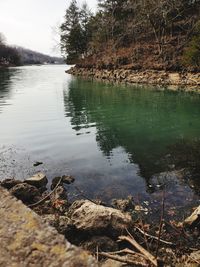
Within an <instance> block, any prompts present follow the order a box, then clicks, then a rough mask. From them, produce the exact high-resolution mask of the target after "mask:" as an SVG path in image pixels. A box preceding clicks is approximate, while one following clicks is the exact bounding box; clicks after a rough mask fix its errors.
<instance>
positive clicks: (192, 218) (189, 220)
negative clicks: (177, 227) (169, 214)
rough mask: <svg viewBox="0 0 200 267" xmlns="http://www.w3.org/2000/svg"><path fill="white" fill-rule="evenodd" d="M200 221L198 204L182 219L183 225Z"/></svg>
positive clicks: (190, 224)
mask: <svg viewBox="0 0 200 267" xmlns="http://www.w3.org/2000/svg"><path fill="white" fill-rule="evenodd" d="M199 222H200V206H199V207H198V208H196V209H195V211H194V212H193V213H192V215H190V216H189V217H188V218H186V219H185V221H184V223H183V224H184V226H189V227H192V226H195V225H197V224H198V223H199Z"/></svg>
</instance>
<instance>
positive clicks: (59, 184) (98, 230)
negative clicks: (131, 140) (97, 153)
mask: <svg viewBox="0 0 200 267" xmlns="http://www.w3.org/2000/svg"><path fill="white" fill-rule="evenodd" d="M74 181H75V179H74V178H73V177H71V176H62V177H55V178H54V179H53V181H52V183H51V191H50V192H49V191H47V189H46V185H47V182H48V179H47V178H46V176H45V175H44V174H43V173H38V174H36V175H34V176H33V177H30V178H28V179H25V180H24V181H20V180H14V179H7V180H4V181H2V182H1V184H0V185H1V186H2V187H4V188H6V189H7V190H9V192H10V194H12V195H13V196H15V197H16V198H18V199H20V200H21V201H23V203H24V204H25V205H27V206H28V207H29V208H30V209H32V210H33V211H34V212H35V213H37V214H38V215H40V216H41V217H42V218H43V220H44V221H45V222H46V223H48V224H50V225H51V226H53V227H55V228H56V229H57V231H58V232H59V233H60V234H62V235H64V236H65V238H66V239H67V240H68V241H70V242H71V243H72V244H74V245H76V246H78V247H81V248H83V249H85V250H87V251H89V252H90V253H91V254H92V255H93V256H94V257H96V259H97V260H98V261H99V264H100V265H99V266H107V267H108V266H109V267H116V266H120V267H121V266H186V265H187V266H199V265H198V264H199V260H200V256H199V254H200V253H199V239H198V236H199V212H200V208H197V209H196V210H195V212H194V213H193V214H192V216H190V217H189V218H188V219H186V220H185V221H183V222H177V221H169V222H168V221H167V220H165V200H164V195H163V199H162V200H161V203H160V206H161V210H160V213H159V214H158V217H159V223H158V224H155V223H153V222H152V223H149V222H148V223H147V221H145V218H144V217H143V213H144V212H145V210H143V208H142V207H141V206H139V205H136V203H134V201H133V199H131V198H127V199H116V200H114V201H113V203H112V205H111V206H107V205H105V204H104V203H103V202H102V201H101V200H97V199H87V196H83V195H82V199H80V200H76V201H73V202H72V203H70V201H69V200H68V194H67V192H68V187H70V186H71V184H72V183H74ZM81 194H82V192H81ZM119 241H120V242H119ZM47 253H48V252H47ZM58 253H59V252H58ZM107 259H112V260H114V262H113V261H112V263H108V264H107V263H105V262H107ZM122 263H123V264H126V265H122ZM102 264H103V265H102ZM104 264H105V265H104Z"/></svg>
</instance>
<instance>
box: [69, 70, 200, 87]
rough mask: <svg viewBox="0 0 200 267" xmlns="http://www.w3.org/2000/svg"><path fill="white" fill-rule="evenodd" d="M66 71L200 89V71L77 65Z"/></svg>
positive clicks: (116, 79)
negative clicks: (99, 67)
mask: <svg viewBox="0 0 200 267" xmlns="http://www.w3.org/2000/svg"><path fill="white" fill-rule="evenodd" d="M66 73H68V74H72V75H76V76H82V77H85V78H91V79H97V80H102V81H110V82H120V83H127V84H150V85H162V86H169V85H173V86H177V87H186V86H187V87H190V88H194V89H199V91H200V73H199V72H198V73H192V72H169V71H164V70H163V71H160V70H131V69H126V68H119V69H109V68H101V69H98V68H93V67H81V66H78V65H77V66H75V67H72V68H71V69H69V70H67V71H66Z"/></svg>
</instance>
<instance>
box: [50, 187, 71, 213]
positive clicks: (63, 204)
mask: <svg viewBox="0 0 200 267" xmlns="http://www.w3.org/2000/svg"><path fill="white" fill-rule="evenodd" d="M51 203H52V206H53V207H54V208H55V209H56V210H58V211H59V212H61V213H64V212H65V211H66V210H67V208H68V207H69V203H68V199H67V192H66V190H65V188H64V187H62V186H59V187H58V188H56V190H55V192H54V193H53V194H52V195H51Z"/></svg>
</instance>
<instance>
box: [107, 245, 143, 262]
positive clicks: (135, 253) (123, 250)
mask: <svg viewBox="0 0 200 267" xmlns="http://www.w3.org/2000/svg"><path fill="white" fill-rule="evenodd" d="M107 253H109V254H114V255H116V254H123V253H126V254H131V255H137V256H140V257H143V258H145V259H146V257H145V256H144V255H143V254H141V253H138V252H135V251H133V250H131V249H128V248H125V249H122V250H119V251H114V252H107Z"/></svg>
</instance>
